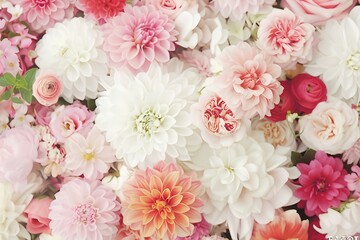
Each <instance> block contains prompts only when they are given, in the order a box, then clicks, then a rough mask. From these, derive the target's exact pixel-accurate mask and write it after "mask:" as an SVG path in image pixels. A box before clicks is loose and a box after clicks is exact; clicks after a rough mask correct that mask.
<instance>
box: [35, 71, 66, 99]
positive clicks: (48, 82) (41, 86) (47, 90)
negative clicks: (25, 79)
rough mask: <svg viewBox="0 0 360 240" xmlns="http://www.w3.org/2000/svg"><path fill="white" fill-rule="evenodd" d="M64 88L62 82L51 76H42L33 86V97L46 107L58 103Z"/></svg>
mask: <svg viewBox="0 0 360 240" xmlns="http://www.w3.org/2000/svg"><path fill="white" fill-rule="evenodd" d="M63 89H64V87H63V85H62V82H61V81H60V80H59V79H58V78H57V77H55V76H54V75H51V74H44V75H40V76H39V77H37V78H36V80H35V82H34V85H33V95H34V97H35V98H36V100H37V101H38V102H39V103H40V104H42V105H45V106H50V105H52V104H55V103H57V101H58V100H59V97H60V95H61V93H62V91H63Z"/></svg>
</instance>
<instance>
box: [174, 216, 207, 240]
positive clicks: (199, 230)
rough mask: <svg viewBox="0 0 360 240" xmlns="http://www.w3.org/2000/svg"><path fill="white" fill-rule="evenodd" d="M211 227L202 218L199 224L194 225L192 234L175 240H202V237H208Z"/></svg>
mask: <svg viewBox="0 0 360 240" xmlns="http://www.w3.org/2000/svg"><path fill="white" fill-rule="evenodd" d="M210 228H211V225H210V224H209V223H208V222H207V221H206V220H205V218H202V220H201V222H198V223H195V224H194V232H193V234H192V235H191V236H188V237H177V238H176V239H175V240H202V239H203V237H205V236H208V235H209V233H210Z"/></svg>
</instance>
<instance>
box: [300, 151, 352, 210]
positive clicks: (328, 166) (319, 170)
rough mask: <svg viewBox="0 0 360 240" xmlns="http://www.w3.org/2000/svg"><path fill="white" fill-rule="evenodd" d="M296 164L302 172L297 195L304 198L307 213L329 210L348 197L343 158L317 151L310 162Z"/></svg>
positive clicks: (302, 203) (303, 203)
mask: <svg viewBox="0 0 360 240" xmlns="http://www.w3.org/2000/svg"><path fill="white" fill-rule="evenodd" d="M296 166H297V168H298V169H299V170H300V172H301V175H300V177H299V183H300V185H301V186H300V187H299V188H298V189H297V190H296V191H295V196H296V197H298V198H300V199H301V200H303V202H301V204H300V205H305V213H306V215H308V216H313V215H319V214H320V213H324V212H327V211H328V208H330V207H339V206H340V202H341V201H345V200H346V199H347V198H348V195H349V190H348V188H347V187H346V186H347V183H346V181H345V176H346V174H347V172H346V171H345V170H344V168H343V163H342V161H341V159H339V158H333V157H330V156H328V155H326V153H325V152H323V151H317V152H316V154H315V159H314V160H312V161H311V162H310V164H305V163H299V164H297V165H296Z"/></svg>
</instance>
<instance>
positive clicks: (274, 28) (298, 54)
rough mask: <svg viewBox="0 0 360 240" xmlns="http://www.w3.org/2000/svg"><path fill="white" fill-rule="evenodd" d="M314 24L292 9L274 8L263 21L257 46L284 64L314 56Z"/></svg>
mask: <svg viewBox="0 0 360 240" xmlns="http://www.w3.org/2000/svg"><path fill="white" fill-rule="evenodd" d="M314 32H315V28H314V26H313V25H311V24H309V23H305V22H304V21H303V20H302V19H301V18H300V17H299V16H297V15H295V14H294V13H293V12H291V11H290V10H289V9H274V10H273V11H272V12H271V13H270V14H269V15H268V16H266V18H264V19H263V20H262V21H261V22H260V26H259V30H258V40H257V46H258V47H259V48H260V49H261V50H262V51H263V52H264V53H266V54H268V55H270V56H272V57H274V62H275V63H277V64H279V65H280V66H281V67H282V68H286V69H290V68H293V67H295V65H296V63H297V62H299V63H302V64H303V63H306V62H308V61H310V60H311V59H312V46H313V41H314V37H313V35H314Z"/></svg>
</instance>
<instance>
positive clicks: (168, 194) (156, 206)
mask: <svg viewBox="0 0 360 240" xmlns="http://www.w3.org/2000/svg"><path fill="white" fill-rule="evenodd" d="M202 193H203V189H202V187H201V183H200V181H199V180H198V179H194V178H192V177H190V176H188V175H186V174H184V171H183V170H182V169H181V168H179V167H178V166H177V165H175V164H174V163H170V164H166V163H165V162H159V163H158V164H157V165H156V166H155V167H154V168H147V169H146V170H145V171H142V170H137V171H135V173H134V175H133V177H132V178H131V179H130V180H129V182H128V183H126V184H125V185H124V188H123V194H124V199H123V201H122V214H123V216H124V223H125V224H126V225H129V226H130V227H131V228H132V229H134V230H139V231H140V233H141V235H142V236H143V237H150V236H156V238H157V239H175V238H176V237H186V236H189V235H191V234H192V233H193V231H194V224H195V223H198V222H200V221H201V214H200V209H201V207H202V206H203V202H202V201H201V200H200V198H199V196H200V195H202Z"/></svg>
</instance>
